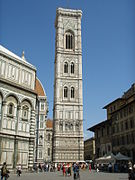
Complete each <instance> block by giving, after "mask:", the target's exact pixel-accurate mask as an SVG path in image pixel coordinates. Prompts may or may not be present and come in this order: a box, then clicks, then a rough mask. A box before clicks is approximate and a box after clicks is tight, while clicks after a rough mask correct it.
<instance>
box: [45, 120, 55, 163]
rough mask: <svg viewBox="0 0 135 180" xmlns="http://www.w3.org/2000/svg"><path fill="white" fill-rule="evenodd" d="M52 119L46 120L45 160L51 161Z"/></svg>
mask: <svg viewBox="0 0 135 180" xmlns="http://www.w3.org/2000/svg"><path fill="white" fill-rule="evenodd" d="M52 139H53V120H51V119H47V121H46V159H45V161H46V162H52Z"/></svg>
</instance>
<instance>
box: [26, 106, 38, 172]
mask: <svg viewBox="0 0 135 180" xmlns="http://www.w3.org/2000/svg"><path fill="white" fill-rule="evenodd" d="M35 121H36V119H35V110H34V109H32V110H31V118H30V139H29V160H28V168H29V170H30V171H31V170H32V168H33V163H34V142H35Z"/></svg>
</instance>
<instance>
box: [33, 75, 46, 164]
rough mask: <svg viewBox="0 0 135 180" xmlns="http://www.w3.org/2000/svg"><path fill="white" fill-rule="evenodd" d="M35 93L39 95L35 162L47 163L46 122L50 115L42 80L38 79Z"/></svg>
mask: <svg viewBox="0 0 135 180" xmlns="http://www.w3.org/2000/svg"><path fill="white" fill-rule="evenodd" d="M35 92H36V93H37V103H36V128H35V134H36V139H35V162H37V163H43V162H45V161H46V156H47V153H46V120H47V114H48V103H47V96H46V93H45V90H44V87H43V85H42V83H41V82H40V80H39V79H38V78H36V85H35Z"/></svg>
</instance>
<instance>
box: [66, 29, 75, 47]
mask: <svg viewBox="0 0 135 180" xmlns="http://www.w3.org/2000/svg"><path fill="white" fill-rule="evenodd" d="M65 38H66V41H65V43H66V49H73V48H74V36H73V34H72V33H71V32H66V36H65Z"/></svg>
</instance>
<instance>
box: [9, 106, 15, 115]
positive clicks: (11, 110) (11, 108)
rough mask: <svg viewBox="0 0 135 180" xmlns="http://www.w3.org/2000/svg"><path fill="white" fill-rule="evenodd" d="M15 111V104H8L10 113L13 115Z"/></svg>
mask: <svg viewBox="0 0 135 180" xmlns="http://www.w3.org/2000/svg"><path fill="white" fill-rule="evenodd" d="M13 113H14V105H13V104H12V103H10V104H9V105H8V115H10V116H13Z"/></svg>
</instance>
